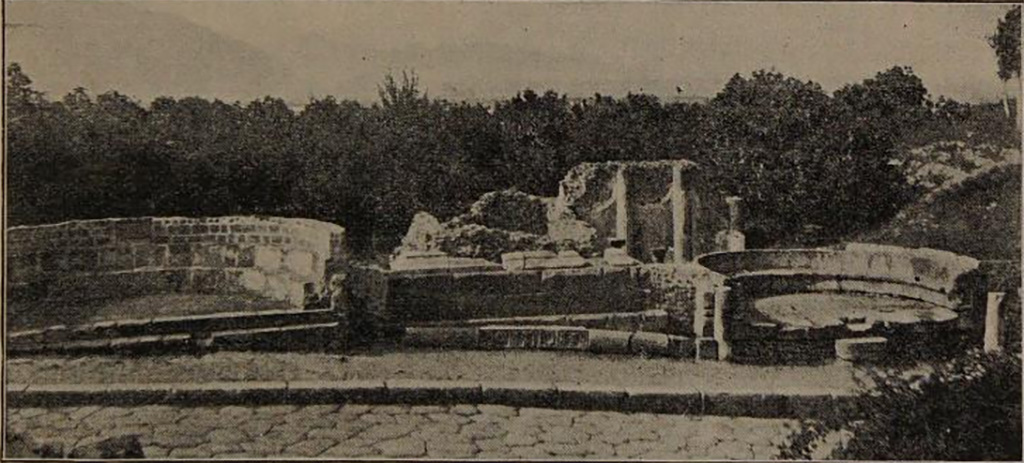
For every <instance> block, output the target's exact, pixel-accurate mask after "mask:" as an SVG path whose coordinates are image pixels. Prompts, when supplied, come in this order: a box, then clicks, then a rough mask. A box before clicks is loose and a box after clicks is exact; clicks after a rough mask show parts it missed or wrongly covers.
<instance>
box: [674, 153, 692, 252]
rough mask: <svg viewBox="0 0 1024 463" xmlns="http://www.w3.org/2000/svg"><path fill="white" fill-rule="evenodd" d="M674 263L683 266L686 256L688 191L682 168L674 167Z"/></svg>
mask: <svg viewBox="0 0 1024 463" xmlns="http://www.w3.org/2000/svg"><path fill="white" fill-rule="evenodd" d="M671 188H672V262H674V263H676V264H682V263H683V262H685V259H686V258H687V257H688V256H687V255H686V244H687V243H686V240H687V237H686V220H687V217H686V199H687V198H686V197H687V194H686V191H685V190H683V173H682V168H681V167H680V166H678V165H674V166H672V186H671Z"/></svg>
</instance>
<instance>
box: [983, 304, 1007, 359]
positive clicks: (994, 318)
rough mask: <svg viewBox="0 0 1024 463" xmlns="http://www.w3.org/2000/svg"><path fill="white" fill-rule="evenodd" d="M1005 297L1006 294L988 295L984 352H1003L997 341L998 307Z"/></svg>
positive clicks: (998, 340)
mask: <svg viewBox="0 0 1024 463" xmlns="http://www.w3.org/2000/svg"><path fill="white" fill-rule="evenodd" d="M1005 297H1006V293H999V292H991V293H988V300H987V301H986V304H985V342H984V349H985V352H998V351H1000V350H1003V347H1002V346H1000V345H999V344H1000V339H999V324H1000V321H1001V320H1000V319H999V316H1000V313H999V309H1000V306H1002V305H1003V299H1004V298H1005Z"/></svg>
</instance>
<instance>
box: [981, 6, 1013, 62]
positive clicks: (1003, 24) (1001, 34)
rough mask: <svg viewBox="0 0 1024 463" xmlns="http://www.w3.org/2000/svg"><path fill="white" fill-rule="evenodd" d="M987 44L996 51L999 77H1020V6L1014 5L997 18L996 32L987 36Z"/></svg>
mask: <svg viewBox="0 0 1024 463" xmlns="http://www.w3.org/2000/svg"><path fill="white" fill-rule="evenodd" d="M988 43H989V46H991V47H992V49H993V50H995V52H996V59H997V60H998V62H999V78H1000V79H1002V80H1010V79H1011V78H1013V77H1020V6H1019V5H1018V6H1014V7H1013V8H1011V9H1010V11H1008V12H1006V16H1004V17H1003V19H1000V20H999V24H998V25H997V26H996V33H995V34H993V35H991V36H990V37H989V38H988Z"/></svg>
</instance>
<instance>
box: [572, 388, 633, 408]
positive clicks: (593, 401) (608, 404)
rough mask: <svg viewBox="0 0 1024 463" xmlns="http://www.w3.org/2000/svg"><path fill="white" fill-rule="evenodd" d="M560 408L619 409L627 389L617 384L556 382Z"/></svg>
mask: <svg viewBox="0 0 1024 463" xmlns="http://www.w3.org/2000/svg"><path fill="white" fill-rule="evenodd" d="M555 389H556V390H557V394H556V397H557V402H558V407H559V408H567V409H570V410H619V409H621V408H622V403H623V402H624V401H625V400H626V397H627V394H626V390H625V389H624V388H622V387H617V386H605V385H596V384H576V383H568V382H563V383H555Z"/></svg>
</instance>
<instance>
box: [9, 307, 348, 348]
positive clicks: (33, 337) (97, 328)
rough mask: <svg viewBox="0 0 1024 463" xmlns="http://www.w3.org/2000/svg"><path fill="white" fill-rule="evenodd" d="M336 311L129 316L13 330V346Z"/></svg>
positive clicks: (327, 317) (303, 320) (272, 322)
mask: <svg viewBox="0 0 1024 463" xmlns="http://www.w3.org/2000/svg"><path fill="white" fill-rule="evenodd" d="M335 317H336V314H335V313H334V312H333V311H331V310H273V311H262V312H229V313H220V314H205V315H194V316H185V317H158V318H152V319H125V320H113V321H103V322H96V323H91V324H88V325H79V326H72V327H67V326H54V327H48V328H46V329H41V330H32V331H23V332H16V333H11V334H10V336H9V337H8V340H9V342H10V344H11V346H12V347H13V346H17V347H27V346H35V345H45V344H53V345H59V344H64V343H69V342H85V341H96V342H99V343H101V342H102V340H103V339H119V338H140V337H152V336H161V335H176V334H183V333H184V334H188V333H210V332H219V331H230V330H240V329H241V330H244V329H254V328H272V327H278V326H290V325H303V324H310V323H328V322H331V321H334V320H335Z"/></svg>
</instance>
